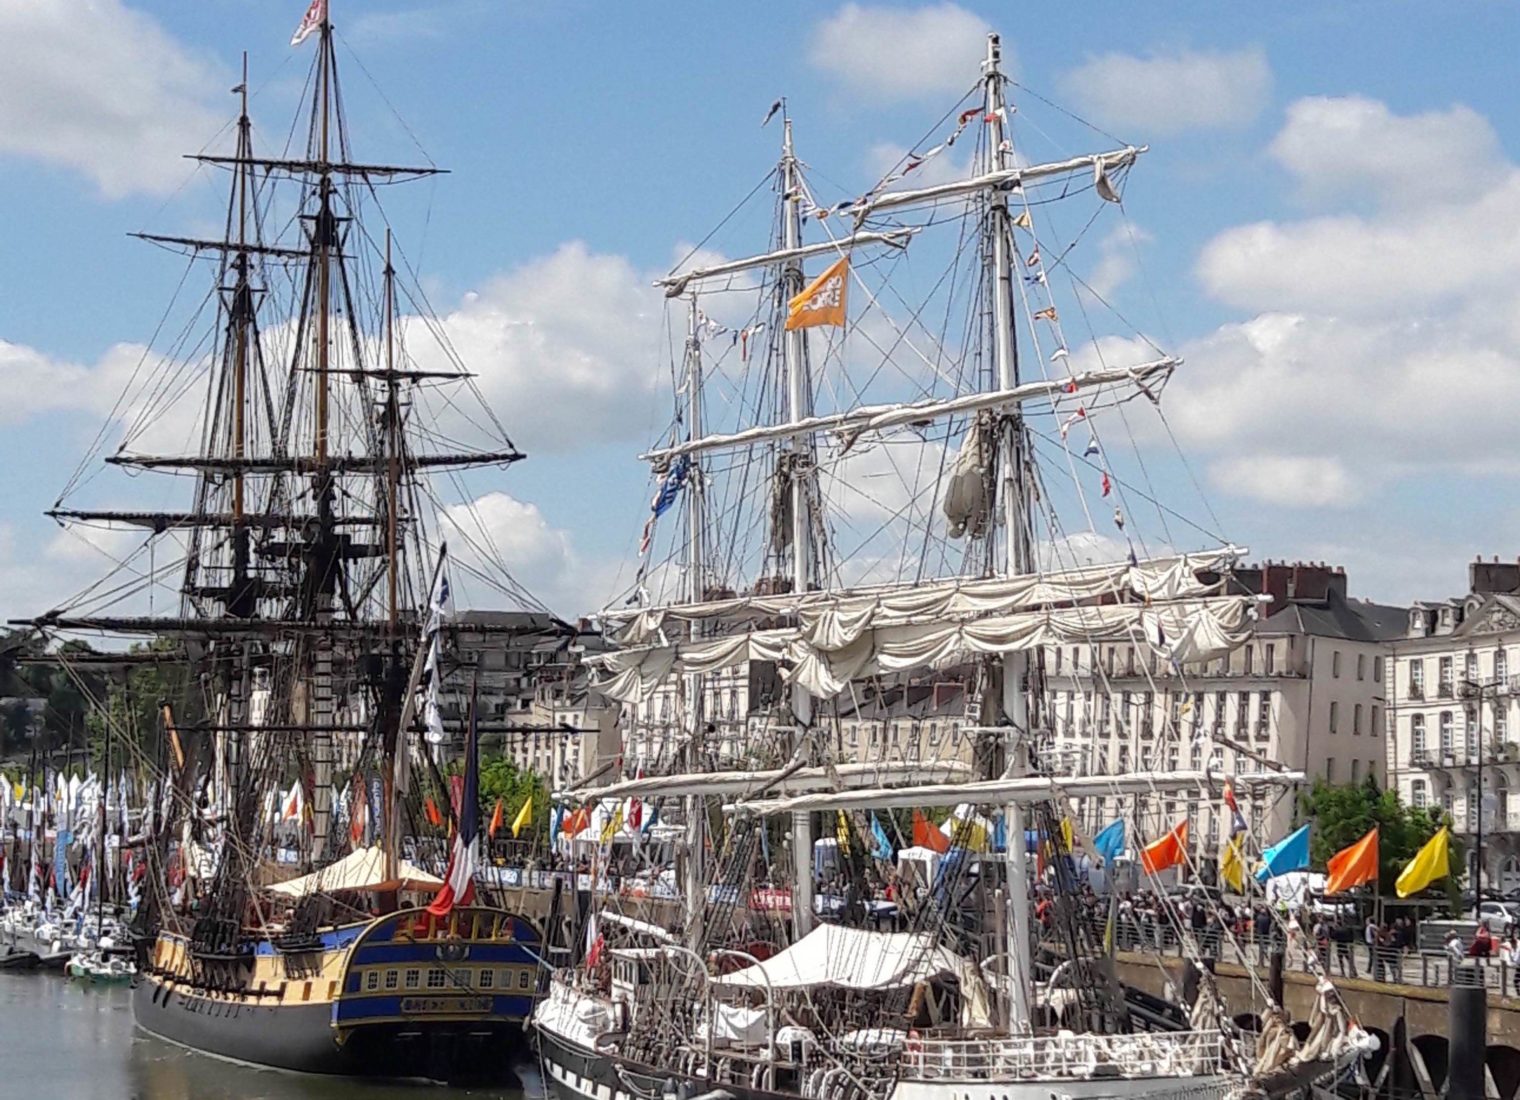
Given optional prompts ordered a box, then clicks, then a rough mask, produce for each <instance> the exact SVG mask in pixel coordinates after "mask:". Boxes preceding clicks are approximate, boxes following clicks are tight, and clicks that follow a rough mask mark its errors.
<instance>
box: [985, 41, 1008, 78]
mask: <svg viewBox="0 0 1520 1100" xmlns="http://www.w3.org/2000/svg"><path fill="white" fill-rule="evenodd" d="M1002 65H1003V39H1002V36H1001V35H999V34H998V33H997V32H995V31H993V32H991V33H989V34H988V35H987V60H986V61H983V62H982V71H983V72H984V73H986V74H987V75H988V76H1002V75H1003V70H1002Z"/></svg>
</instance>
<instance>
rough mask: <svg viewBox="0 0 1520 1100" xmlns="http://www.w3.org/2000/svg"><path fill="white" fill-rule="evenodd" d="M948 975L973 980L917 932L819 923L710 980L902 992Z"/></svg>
mask: <svg viewBox="0 0 1520 1100" xmlns="http://www.w3.org/2000/svg"><path fill="white" fill-rule="evenodd" d="M941 974H953V975H955V976H956V977H958V978H960V979H961V980H962V986H963V987H969V985H970V984H971V983H975V982H977V981H979V979H978V977H977V975H976V973H975V968H974V967H973V966H972V964H971V963H969V962H967V961H966V960H965V959H963V958H961V957H960V956H959V955H957V954H956V953H955V952H954V951H951V950H950V949H949V948H947V947H942V946H940V945H939V944H938V943H936V942H935V939H934V937H933V936H930V935H927V934H925V933H922V932H873V931H870V930H869V929H864V928H842V927H840V926H838V925H834V924H820V925H819V926H818V927H817V928H815V929H813V930H812V931H811V932H809V933H808V934H807V935H806V936H804V937H802V939H800V940H798V941H797V942H796V943H794V944H792V946H790V947H788V948H787V949H786V950H785V951H782V952H781V953H779V954H777V955H773V956H771V957H770V958H769V959H767V960H765V962H763V963H760V964H758V965H756V966H749V967H746V968H744V969H743V970H736V971H734V972H733V973H732V974H724V975H722V976H721V977H718V978H714V979H713V983H714V984H715V985H720V986H727V987H729V988H739V989H755V990H759V991H760V992H762V993H763V992H764V991H765V990H766V989H767V988H770V989H773V990H780V989H808V988H816V987H818V986H834V987H836V988H839V989H858V990H866V989H902V988H906V987H908V986H912V985H914V984H915V983H917V982H920V981H925V980H927V979H929V978H934V977H938V976H939V975H941Z"/></svg>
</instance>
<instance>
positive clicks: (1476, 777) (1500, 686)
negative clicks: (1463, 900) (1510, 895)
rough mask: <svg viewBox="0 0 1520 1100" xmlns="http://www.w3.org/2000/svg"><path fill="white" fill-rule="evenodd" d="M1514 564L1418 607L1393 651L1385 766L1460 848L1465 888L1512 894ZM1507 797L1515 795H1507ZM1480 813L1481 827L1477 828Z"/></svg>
mask: <svg viewBox="0 0 1520 1100" xmlns="http://www.w3.org/2000/svg"><path fill="white" fill-rule="evenodd" d="M1517 706H1520V563H1515V562H1500V561H1498V560H1497V559H1496V560H1494V561H1491V562H1484V561H1475V562H1473V563H1472V564H1471V565H1470V566H1469V569H1468V591H1467V594H1466V595H1464V596H1459V597H1455V598H1452V599H1447V600H1440V601H1435V602H1420V603H1416V604H1415V605H1414V606H1413V607H1411V608H1410V609H1409V611H1408V614H1407V620H1406V629H1405V631H1404V634H1403V636H1402V637H1401V638H1400V639H1399V640H1398V641H1397V642H1396V643H1395V645H1394V680H1393V683H1392V684H1391V685H1390V715H1391V728H1392V736H1391V738H1390V745H1389V750H1390V751H1389V759H1388V768H1389V773H1390V774H1391V775H1392V776H1394V779H1395V782H1396V784H1397V786H1398V790H1399V793H1400V794H1401V795H1402V796H1403V798H1404V800H1405V801H1406V802H1408V803H1409V804H1411V805H1414V806H1420V807H1435V808H1439V809H1441V810H1443V811H1444V812H1445V813H1446V815H1447V816H1448V817H1449V818H1450V819H1451V823H1452V831H1453V832H1454V833H1456V834H1458V835H1459V836H1461V837H1462V839H1463V840H1464V841H1465V842H1466V846H1467V854H1468V871H1469V876H1468V882H1469V883H1471V882H1472V881H1473V880H1474V877H1475V876H1474V874H1473V872H1474V871H1475V870H1476V869H1477V867H1478V862H1479V860H1478V852H1477V848H1478V844H1477V841H1478V838H1479V830H1480V826H1481V832H1482V841H1483V843H1482V849H1483V851H1482V882H1483V884H1484V885H1485V886H1489V887H1494V888H1497V889H1500V890H1505V891H1509V890H1516V889H1520V797H1517V796H1516V795H1517V794H1520V727H1517V724H1516V723H1517V721H1520V713H1517ZM1512 792H1514V793H1512ZM1480 815H1481V820H1480Z"/></svg>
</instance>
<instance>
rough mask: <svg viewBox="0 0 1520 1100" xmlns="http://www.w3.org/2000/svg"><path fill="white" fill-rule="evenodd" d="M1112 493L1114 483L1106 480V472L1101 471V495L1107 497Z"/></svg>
mask: <svg viewBox="0 0 1520 1100" xmlns="http://www.w3.org/2000/svg"><path fill="white" fill-rule="evenodd" d="M1113 491H1114V483H1113V482H1112V481H1110V480H1109V479H1108V471H1107V470H1104V471H1103V495H1104V496H1108V494H1109V493H1111V492H1113Z"/></svg>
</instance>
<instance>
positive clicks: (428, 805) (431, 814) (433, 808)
mask: <svg viewBox="0 0 1520 1100" xmlns="http://www.w3.org/2000/svg"><path fill="white" fill-rule="evenodd" d="M422 812H423V813H424V814H426V815H427V819H428V824H429V825H432V826H433V827H434V828H437V827H438V826H439V825H442V824H443V815H442V814H441V813H439V812H438V803H436V802H434V801H433V796H432V795H428V796H427V797H426V798H425V799H423V800H422Z"/></svg>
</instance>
